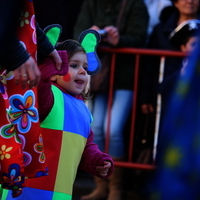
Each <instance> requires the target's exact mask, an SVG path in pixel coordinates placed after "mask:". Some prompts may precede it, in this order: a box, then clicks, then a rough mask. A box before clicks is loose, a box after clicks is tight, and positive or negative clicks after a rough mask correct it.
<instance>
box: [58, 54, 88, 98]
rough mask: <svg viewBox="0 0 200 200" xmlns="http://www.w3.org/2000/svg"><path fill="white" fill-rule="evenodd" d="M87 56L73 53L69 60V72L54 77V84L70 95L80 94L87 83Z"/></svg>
mask: <svg viewBox="0 0 200 200" xmlns="http://www.w3.org/2000/svg"><path fill="white" fill-rule="evenodd" d="M87 68H88V63H87V56H86V54H85V53H84V52H77V53H75V54H74V55H73V56H72V58H71V59H70V60H69V71H68V73H67V74H66V75H65V76H56V83H57V84H58V85H60V86H61V87H62V88H64V89H65V90H67V91H68V92H69V93H71V94H74V95H76V94H80V93H81V92H83V91H84V89H85V87H86V85H87V83H88V74H87Z"/></svg>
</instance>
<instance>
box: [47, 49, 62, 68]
mask: <svg viewBox="0 0 200 200" xmlns="http://www.w3.org/2000/svg"><path fill="white" fill-rule="evenodd" d="M49 56H50V57H52V58H53V60H54V61H55V63H56V68H57V70H61V65H62V59H61V58H60V55H59V54H58V52H57V50H55V49H54V50H53V51H52V52H51V53H50V54H49Z"/></svg>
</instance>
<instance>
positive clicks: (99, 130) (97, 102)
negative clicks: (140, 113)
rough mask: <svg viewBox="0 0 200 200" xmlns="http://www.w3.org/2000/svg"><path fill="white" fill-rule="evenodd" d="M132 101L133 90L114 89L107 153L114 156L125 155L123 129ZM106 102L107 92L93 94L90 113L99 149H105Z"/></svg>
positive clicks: (95, 140)
mask: <svg viewBox="0 0 200 200" xmlns="http://www.w3.org/2000/svg"><path fill="white" fill-rule="evenodd" d="M132 101H133V91H131V90H116V91H114V96H113V103H112V108H111V120H110V142H109V152H108V153H109V154H110V155H111V156H112V157H115V158H121V157H124V156H125V155H124V154H125V150H124V134H123V131H124V126H125V124H126V122H127V119H128V116H129V114H130V111H131V108H132ZM107 104H108V96H107V94H97V95H95V96H94V98H93V104H92V114H93V117H94V121H93V123H92V130H93V132H94V142H95V143H96V144H97V145H98V146H99V149H100V150H101V151H104V150H105V149H104V148H105V137H106V129H107V121H108V112H107V111H108V110H107Z"/></svg>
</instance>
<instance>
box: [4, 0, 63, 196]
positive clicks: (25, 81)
mask: <svg viewBox="0 0 200 200" xmlns="http://www.w3.org/2000/svg"><path fill="white" fill-rule="evenodd" d="M0 10H1V12H0V13H1V14H0V24H1V30H0V44H1V45H0V93H1V96H0V112H1V119H0V138H1V139H0V141H1V144H0V148H1V151H0V156H1V163H0V164H1V177H2V178H1V183H2V185H1V186H2V188H5V189H9V190H12V196H13V197H16V196H19V195H20V194H21V193H22V188H23V187H24V179H25V178H33V177H38V176H41V175H46V174H47V170H46V162H45V159H41V160H39V158H40V155H41V154H42V155H43V153H44V151H43V146H42V144H41V145H40V150H39V149H38V148H39V138H41V131H40V124H39V116H38V109H37V106H38V104H37V87H36V86H37V85H38V83H39V81H40V70H39V68H38V66H37V62H38V61H39V60H38V58H39V57H40V59H41V60H42V59H44V58H45V57H47V56H51V57H53V58H54V60H55V63H56V65H57V67H58V68H60V65H61V59H60V56H59V54H58V53H57V51H56V50H55V49H54V47H53V46H52V45H51V44H50V43H49V41H48V39H47V38H46V36H45V35H44V34H43V32H42V30H41V29H40V28H39V26H38V25H37V23H36V22H35V13H34V5H33V2H31V1H28V0H23V1H21V0H16V1H12V0H8V1H2V2H1V3H0ZM37 47H38V48H37ZM37 150H38V151H37ZM39 174H40V175H39ZM13 179H15V180H17V181H14V180H13ZM2 188H1V189H2Z"/></svg>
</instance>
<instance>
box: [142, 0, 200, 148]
mask: <svg viewBox="0 0 200 200" xmlns="http://www.w3.org/2000/svg"><path fill="white" fill-rule="evenodd" d="M172 3H173V6H171V7H166V8H165V9H163V11H162V13H161V16H160V18H161V22H160V23H159V24H158V25H157V26H156V27H155V28H154V30H153V32H152V34H151V36H150V39H149V43H148V45H147V48H149V49H161V50H176V51H177V50H178V49H177V48H175V47H174V46H173V45H172V44H171V43H170V41H169V36H170V34H171V32H172V31H173V30H174V29H175V28H176V27H177V26H178V25H179V24H181V23H182V22H184V21H187V20H191V19H200V12H199V7H200V2H199V0H172ZM159 63H160V58H159V57H156V56H151V57H149V58H147V59H145V62H144V63H143V67H144V68H143V70H144V71H143V72H142V74H143V78H142V83H143V89H142V94H141V99H142V100H141V104H142V106H141V109H142V112H143V113H144V114H148V113H151V112H155V106H156V97H157V94H158V91H159V90H160V89H159V87H160V86H159V84H158V78H159ZM181 66H182V58H176V57H167V58H166V60H165V68H164V77H163V81H165V79H166V78H167V77H170V76H171V75H172V74H173V73H174V72H175V71H180V68H181ZM165 112H166V111H165V107H164V106H163V107H162V108H161V119H160V127H161V126H162V122H163V117H164V113H165ZM161 134H162V133H161V132H160V131H159V135H158V140H160V139H159V138H160V137H161ZM158 143H159V142H158ZM158 146H159V144H158ZM158 151H159V150H158Z"/></svg>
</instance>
